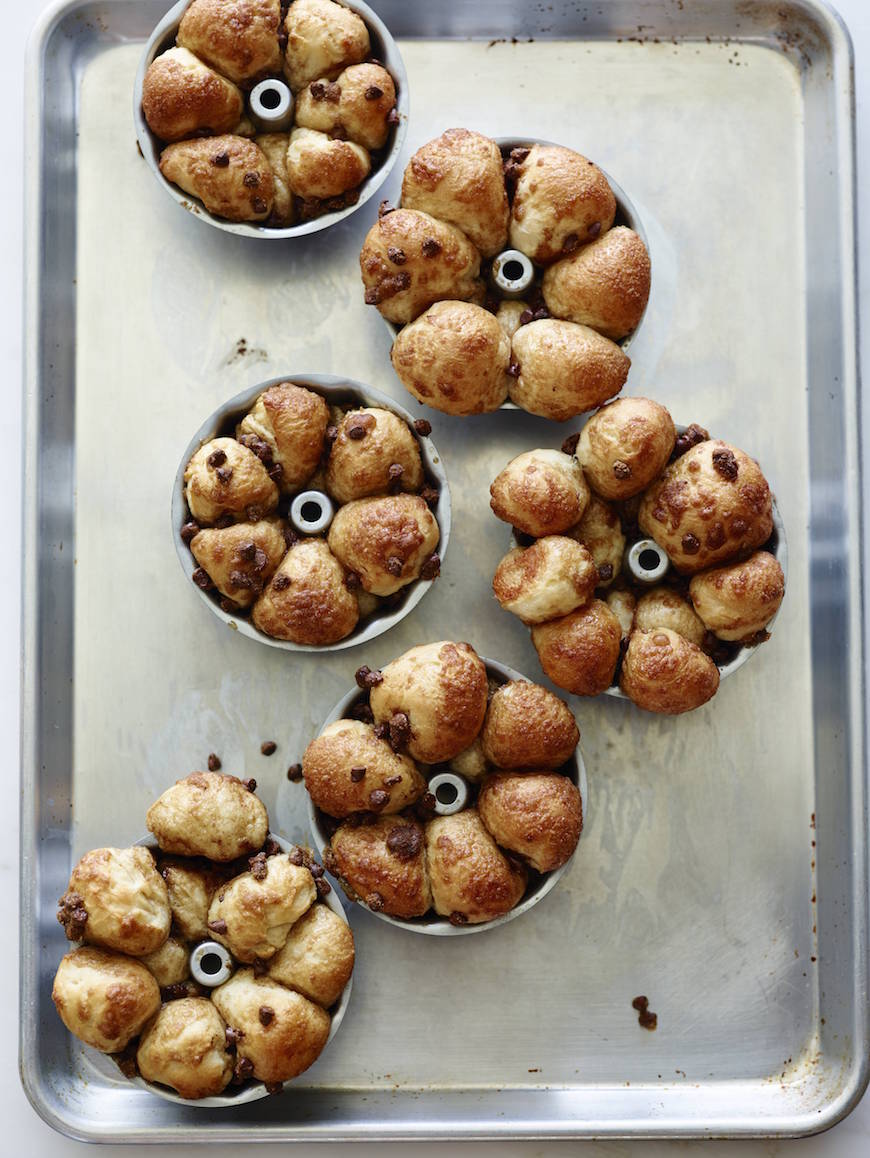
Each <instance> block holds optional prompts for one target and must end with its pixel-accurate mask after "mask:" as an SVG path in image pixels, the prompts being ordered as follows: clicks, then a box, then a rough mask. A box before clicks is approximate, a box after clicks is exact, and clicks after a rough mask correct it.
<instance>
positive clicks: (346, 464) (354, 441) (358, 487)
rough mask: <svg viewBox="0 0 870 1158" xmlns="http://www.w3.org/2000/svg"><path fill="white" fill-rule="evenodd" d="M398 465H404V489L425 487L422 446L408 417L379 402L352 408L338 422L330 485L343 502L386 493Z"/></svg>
mask: <svg viewBox="0 0 870 1158" xmlns="http://www.w3.org/2000/svg"><path fill="white" fill-rule="evenodd" d="M369 419H371V422H370V421H369ZM361 430H362V432H363V436H362V438H360V437H358V435H359V433H360V431H361ZM349 431H352V432H353V434H354V437H353V438H351V437H350V435H349V433H348V432H349ZM395 466H400V467H401V468H402V474H401V476H400V479H399V487H400V489H401V490H403V491H418V490H419V489H420V488H421V487H422V485H423V482H424V479H423V464H422V461H421V458H420V446H419V443H418V442H417V439H416V438H415V437H414V435H413V434H412V433H411V431H410V429H409V428H408V425H407V423H406V422H405V421H404V419H402V418H399V416H398V415H397V414H393V413H392V411H390V410H383V409H381V408H380V407H377V406H363V407H360V408H359V409H358V410H350V411H348V413H347V414H346V415H345V416H344V418H343V419H342V421H341V422H340V423H339V425H338V433H337V435H336V438H335V442H334V443H333V444H332V450H331V451H330V453H329V462H328V463H327V466H326V489H327V490H328V491H329V493H330V494H331V495H332V497H333V498H334V499H336V500H337V501H338V502H340V503H348V502H350V501H351V500H352V499H364V498H369V497H370V496H372V495H382V494H386V493H387V490H388V489H390V488H391V486H392V478H391V475H390V468H391V467H395Z"/></svg>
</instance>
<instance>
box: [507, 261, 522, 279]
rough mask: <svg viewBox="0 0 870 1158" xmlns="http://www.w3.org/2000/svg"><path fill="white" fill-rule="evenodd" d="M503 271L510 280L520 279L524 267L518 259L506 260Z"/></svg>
mask: <svg viewBox="0 0 870 1158" xmlns="http://www.w3.org/2000/svg"><path fill="white" fill-rule="evenodd" d="M502 272H503V273H504V275H505V277H506V278H507V279H508V281H519V280H520V278H521V277H522V276H523V267H522V266H521V265H520V263H519V262H518V261H506V262H505V263H504V265H503V266H502Z"/></svg>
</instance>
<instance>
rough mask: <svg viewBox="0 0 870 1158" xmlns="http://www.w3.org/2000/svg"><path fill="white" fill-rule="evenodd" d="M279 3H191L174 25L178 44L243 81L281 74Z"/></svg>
mask: <svg viewBox="0 0 870 1158" xmlns="http://www.w3.org/2000/svg"><path fill="white" fill-rule="evenodd" d="M280 23H281V0H193V3H191V4H190V5H188V7H187V8H186V9H185V13H184V15H183V16H182V18H181V23H180V24H179V26H178V37H177V40H178V43H179V44H181V45H183V46H184V47H185V48H189V49H190V51H191V52H195V53H196V55H197V56H199V57H202V59H203V60H206V61H208V63H209V64H210V65H212V66H213V67H214V68H216V69H217V70H218V72H220V73H223V75H224V76H228V77H229V78H230V80H234V81H237V82H238V81H243V80H252V79H254V78H255V77H256V78H259V77H260V76H261V75H262V74H264V73H275V72H280V71H281V46H280V44H279V43H278V26H279V25H280Z"/></svg>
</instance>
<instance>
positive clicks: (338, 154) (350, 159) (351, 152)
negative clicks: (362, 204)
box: [287, 129, 372, 201]
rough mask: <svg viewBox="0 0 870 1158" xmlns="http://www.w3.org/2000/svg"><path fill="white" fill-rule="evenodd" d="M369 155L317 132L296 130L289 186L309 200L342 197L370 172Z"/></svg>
mask: <svg viewBox="0 0 870 1158" xmlns="http://www.w3.org/2000/svg"><path fill="white" fill-rule="evenodd" d="M371 168H372V162H371V158H370V157H369V155H368V152H367V151H366V150H365V149H364V148H362V146H361V145H355V144H354V143H353V141H339V140H338V139H336V138H333V137H328V136H327V135H326V133H318V132H315V130H314V129H294V130H293V132H292V133H291V134H290V144H289V145H288V146H287V183H288V185H289V186H290V188H291V189H292V190H293V192H294V193H295V194H296V195H297V197H303V198H305V200H306V201H308V200H312V199H317V200H325V199H326V198H328V197H339V196H340V195H341V194H342V193H346V192H347V191H348V189H356V187H357V185H359V184H360V182H362V181H364V180H365V179H366V177H367V176H368V175H369V173H370V172H371Z"/></svg>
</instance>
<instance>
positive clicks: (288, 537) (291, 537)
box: [284, 527, 299, 549]
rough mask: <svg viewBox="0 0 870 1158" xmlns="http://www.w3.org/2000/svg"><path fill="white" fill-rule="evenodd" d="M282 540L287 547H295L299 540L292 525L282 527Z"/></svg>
mask: <svg viewBox="0 0 870 1158" xmlns="http://www.w3.org/2000/svg"><path fill="white" fill-rule="evenodd" d="M284 542H285V543H286V544H287V547H288V549H289V548H290V547H295V546H296V544H297V543H298V542H299V536H298V535H297V534H296V532H295V531H294V530H293V528H292V527H285V528H284Z"/></svg>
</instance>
